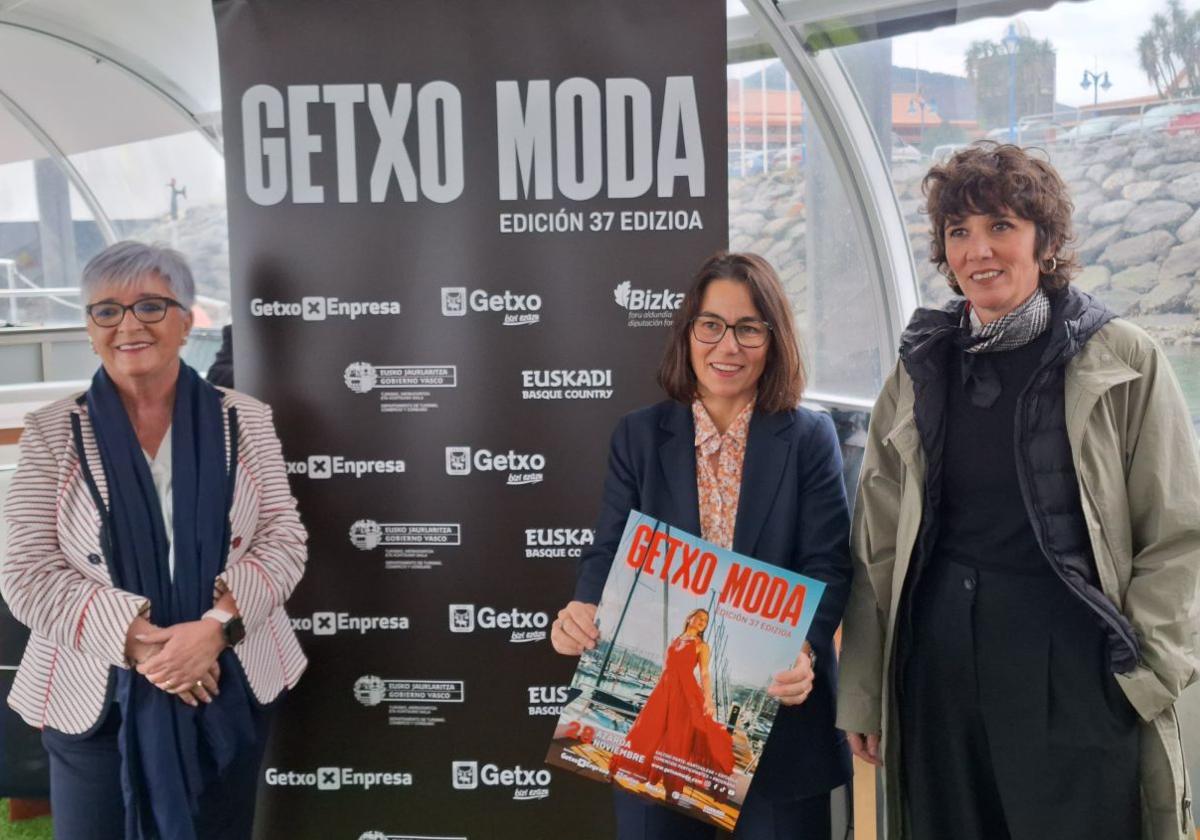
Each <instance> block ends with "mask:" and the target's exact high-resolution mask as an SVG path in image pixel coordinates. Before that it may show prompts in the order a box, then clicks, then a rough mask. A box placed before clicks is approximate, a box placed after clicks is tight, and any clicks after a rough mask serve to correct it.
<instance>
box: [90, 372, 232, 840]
mask: <svg viewBox="0 0 1200 840" xmlns="http://www.w3.org/2000/svg"><path fill="white" fill-rule="evenodd" d="M86 397H87V406H88V413H89V415H90V417H91V422H92V427H93V428H94V429H95V433H96V443H97V446H98V448H99V450H100V459H101V462H102V463H103V465H104V474H105V476H106V477H107V483H108V491H109V505H108V511H107V517H106V519H107V521H106V523H105V525H106V527H105V531H106V533H107V543H108V545H107V549H108V550H107V552H106V553H107V555H108V557H107V560H108V567H109V571H110V572H111V574H112V578H113V583H114V585H116V586H117V587H118V588H120V589H123V590H125V591H127V592H133V593H136V594H138V595H142V596H144V597H145V598H147V599H149V601H150V604H151V619H152V620H153V621H154V623H155V624H156V625H158V626H159V627H170V626H171V625H173V624H178V623H180V622H185V621H196V620H198V619H199V618H200V616H201V615H203V614H204V612H205V611H207V610H208V609H210V608H211V607H212V594H213V584H214V581H215V579H216V576H217V575H218V574H219V573H220V572H221V570H222V569H223V568H224V567H225V558H226V556H227V554H228V553H229V538H230V533H229V528H230V526H229V509H230V506H231V503H232V499H233V482H234V475H235V473H234V470H235V469H236V460H234V459H229V461H228V463H227V461H226V453H225V426H224V408H223V406H222V404H221V393H220V392H219V391H218V390H217V389H216V388H214V387H213V386H211V385H209V384H208V383H207V382H205V381H204V380H203V379H201V378H200V376H198V375H197V374H196V372H195V371H194V370H192V368H190V367H188V366H187V365H186V364H183V363H182V362H181V363H180V366H179V379H178V381H177V382H176V386H175V406H174V410H173V414H172V422H171V491H172V494H173V507H174V511H173V513H174V522H173V526H174V527H173V530H174V533H173V534H172V535H171V540H168V535H167V533H166V529H165V527H164V525H163V515H162V508H161V507H160V505H159V501H158V494H157V493H156V492H155V489H154V480H153V478H152V477H151V475H150V468H149V466H148V465H147V463H146V458H145V456H144V454H143V452H142V447H141V445H140V444H139V443H138V439H137V435H136V434H135V433H134V430H133V425H132V424H131V423H130V422H129V416H128V414H126V412H125V406H124V405H123V404H122V403H121V398H120V396H119V395H118V394H117V390H116V388H115V387H114V385H113V382H112V380H111V379H110V378H109V377H108V374H107V373H106V372H105V370H104V368H100V370H98V371H97V372H96V375H95V376H94V377H93V378H92V387H91V388H89V389H88V392H87V394H86ZM236 430H237V420H236V413H235V412H231V413H230V431H231V441H230V451H231V452H236V451H237V431H236ZM102 513H103V512H102ZM172 541H173V542H174V545H175V578H174V580H172V579H171V572H170V568H169V566H168V552H169V550H170V546H171V542H172ZM219 662H220V666H221V680H220V683H219V688H220V692H221V693H220V695H219V696H218V697H216V698H214V701H213V702H212V703H211V704H207V705H205V704H202V705H201V706H200V707H199V708H195V709H193V708H192V707H191V706H188V705H187V704H185V703H183V702H182V701H180V700H179V699H178V698H177V697H175V696H174V695H171V694H167V693H166V692H164V691H162V690H160V689H158V688H155V687H154V686H153V685H151V684H150V682H149V681H148V680H146V679H145V678H144V677H142V676H141V675H140V674H138V673H137V672H136V671H135V670H132V669H130V670H126V669H117V692H116V702H117V703H119V704H120V706H121V730H120V733H119V735H118V743H119V745H120V750H121V759H122V760H121V786H122V790H123V792H124V795H125V838H126V840H203V838H197V836H196V829H195V824H194V816H195V814H196V812H197V809H198V806H199V801H200V795H201V793H202V792H203V791H204V789H205V788H206V787H207V786H208V785H209V784H210V783H211V782H213V781H214V780H215V779H216V778H217V777H218V776H219V775H220V774H221V773H222V771H223V770H224V769H225V768H227V767H228V766H229V764H230V763H231V762H232V761H233V759H234V757H235V756H236V755H237V754H238V752H239V751H241V750H243V749H245V748H247V747H249V746H250V745H252V744H253V743H254V737H255V732H254V721H253V718H252V717H251V713H250V702H251V701H250V695H249V693H248V691H247V688H246V684H245V681H244V677H243V676H242V673H241V668H240V667H239V664H238V662H237V659H236V657H235V656H234V655H233V652H232V651H230V650H226V651H224V652H223V653H222V654H221V656H220V659H219Z"/></svg>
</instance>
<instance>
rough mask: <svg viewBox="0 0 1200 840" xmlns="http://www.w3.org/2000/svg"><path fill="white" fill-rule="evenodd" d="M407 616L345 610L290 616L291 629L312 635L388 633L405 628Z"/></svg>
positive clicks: (406, 626)
mask: <svg viewBox="0 0 1200 840" xmlns="http://www.w3.org/2000/svg"><path fill="white" fill-rule="evenodd" d="M408 626H409V620H408V616H403V615H351V614H350V613H345V612H329V611H319V612H314V613H313V614H312V615H311V616H307V615H301V616H292V629H293V630H295V631H296V632H298V633H312V634H313V635H314V636H336V635H337V634H338V633H356V634H358V635H360V636H365V635H366V634H368V633H388V632H395V631H399V630H407V629H408Z"/></svg>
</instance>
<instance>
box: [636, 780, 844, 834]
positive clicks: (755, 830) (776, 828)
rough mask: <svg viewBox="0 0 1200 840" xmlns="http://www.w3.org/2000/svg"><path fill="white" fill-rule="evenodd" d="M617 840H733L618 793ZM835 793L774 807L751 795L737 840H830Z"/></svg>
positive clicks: (689, 819) (683, 817)
mask: <svg viewBox="0 0 1200 840" xmlns="http://www.w3.org/2000/svg"><path fill="white" fill-rule="evenodd" d="M613 806H614V807H615V809H616V812H617V840H714V838H717V837H728V836H729V835H728V834H727V833H725V832H724V831H721V830H720V829H718V828H714V827H713V826H711V825H708V824H706V823H702V822H700V821H699V820H697V819H695V818H694V817H688V816H685V815H684V814H682V813H680V812H679V811H674V810H671V809H670V808H665V807H663V806H662V805H655V804H654V803H652V802H649V801H647V800H645V799H641V798H639V797H637V796H634V795H633V794H632V793H628V792H627V791H623V790H617V789H614V790H613ZM829 834H830V814H829V794H828V793H822V794H820V795H818V796H810V797H808V798H806V799H794V800H790V801H786V802H771V801H769V800H767V799H765V798H763V797H760V796H755V795H754V786H753V785H751V786H750V792H749V793H747V794H746V801H745V803H744V804H743V806H742V813H741V816H739V817H738V823H737V830H736V831H734V833H733V837H734V838H735V840H829Z"/></svg>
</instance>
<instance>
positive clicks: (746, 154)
mask: <svg viewBox="0 0 1200 840" xmlns="http://www.w3.org/2000/svg"><path fill="white" fill-rule="evenodd" d="M763 160H764V158H763V151H762V149H745V150H744V151H743V150H741V149H730V150H729V175H730V177H732V178H740V177H742V176H743V175H757V174H758V173H760V172H762V171H763ZM743 166H744V167H745V169H744V170H743Z"/></svg>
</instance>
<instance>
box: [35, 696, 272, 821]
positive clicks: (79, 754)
mask: <svg viewBox="0 0 1200 840" xmlns="http://www.w3.org/2000/svg"><path fill="white" fill-rule="evenodd" d="M255 717H256V721H257V723H258V740H257V742H256V743H255V744H254V746H253V748H252V749H249V750H246V751H245V752H244V753H243V754H242V755H240V756H238V757H237V758H236V759H235V761H234V763H233V765H232V766H231V767H230V768H229V771H228V772H227V773H226V774H225V775H223V776H222V777H221V778H220V780H219V781H218V782H217V783H216V784H214V785H211V786H210V787H209V788H208V789H207V790H205V792H204V794H203V795H202V796H201V798H200V813H199V815H198V816H197V818H196V836H197V837H199V838H203V840H250V835H251V832H252V830H253V828H254V798H255V794H256V793H257V791H258V769H259V765H260V764H261V763H262V757H263V751H264V750H265V749H266V743H267V732H268V730H269V725H268V724H269V715H268V714H267V713H266V712H262V713H256V715H255ZM120 725H121V712H120V709H119V707H118V706H117V704H115V703H114V704H113V705H112V707H111V709H110V711H109V713H108V717H107V718H106V719H105V721H104V723H103V724H101V725H100V728H99V729H97V730H96V732H95V733H93V734H92V735H90V736H88V737H87V738H73V737H72V736H69V735H63V734H62V733H61V732H56V731H54V730H52V729H43V730H42V744H43V745H44V746H45V747H46V752H47V753H48V754H49V756H50V812H51V815H52V819H53V823H54V837H55V840H123V838H124V837H125V803H124V798H123V797H122V794H121V755H120V752H119V749H118V746H117V731H118V729H119V728H120Z"/></svg>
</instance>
